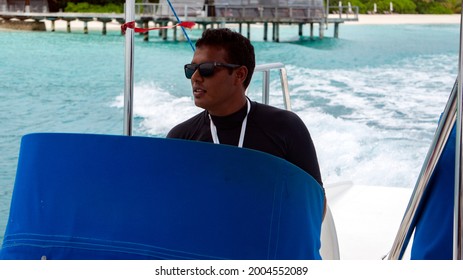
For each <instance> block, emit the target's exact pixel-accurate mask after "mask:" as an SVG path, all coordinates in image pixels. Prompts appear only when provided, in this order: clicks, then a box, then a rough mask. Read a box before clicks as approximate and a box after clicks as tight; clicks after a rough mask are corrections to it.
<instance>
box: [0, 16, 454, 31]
mask: <svg viewBox="0 0 463 280" xmlns="http://www.w3.org/2000/svg"><path fill="white" fill-rule="evenodd" d="M335 17H336V16H335V15H330V18H335ZM358 18H359V20H358V21H346V22H344V24H346V25H391V24H460V19H461V15H459V14H452V15H421V14H375V15H371V14H359V16H358ZM42 22H44V23H45V27H46V31H51V21H49V20H42ZM70 25H71V32H72V30H79V31H82V30H83V29H84V22H83V21H79V20H74V21H71V22H70ZM150 26H151V24H150ZM102 28H103V23H102V22H98V21H90V22H88V30H92V31H95V30H100V31H101V30H102ZM106 29H107V30H108V31H110V30H111V31H115V30H120V29H121V24H120V23H118V22H117V21H112V22H108V23H107V25H106ZM0 30H2V31H8V30H11V29H7V28H1V27H0ZM55 30H56V31H66V30H67V22H66V21H64V20H57V21H55Z"/></svg>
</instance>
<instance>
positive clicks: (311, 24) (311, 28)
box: [310, 22, 313, 40]
mask: <svg viewBox="0 0 463 280" xmlns="http://www.w3.org/2000/svg"><path fill="white" fill-rule="evenodd" d="M310 39H311V40H313V22H311V23H310Z"/></svg>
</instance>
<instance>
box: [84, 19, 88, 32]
mask: <svg viewBox="0 0 463 280" xmlns="http://www.w3.org/2000/svg"><path fill="white" fill-rule="evenodd" d="M84 34H88V22H87V21H86V20H84Z"/></svg>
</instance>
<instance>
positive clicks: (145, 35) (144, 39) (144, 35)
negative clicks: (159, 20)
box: [143, 20, 149, 42]
mask: <svg viewBox="0 0 463 280" xmlns="http://www.w3.org/2000/svg"><path fill="white" fill-rule="evenodd" d="M148 25H149V22H148V21H147V20H146V21H143V28H148ZM143 41H145V42H147V41H149V32H148V31H147V32H144V33H143Z"/></svg>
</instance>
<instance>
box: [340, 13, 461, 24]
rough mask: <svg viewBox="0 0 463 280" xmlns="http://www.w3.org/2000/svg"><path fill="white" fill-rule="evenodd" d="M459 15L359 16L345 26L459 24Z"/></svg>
mask: <svg viewBox="0 0 463 280" xmlns="http://www.w3.org/2000/svg"><path fill="white" fill-rule="evenodd" d="M460 19H461V15H459V14H454V15H399V14H392V15H391V14H381V15H379V14H378V15H359V20H358V21H347V22H346V24H459V23H460Z"/></svg>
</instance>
